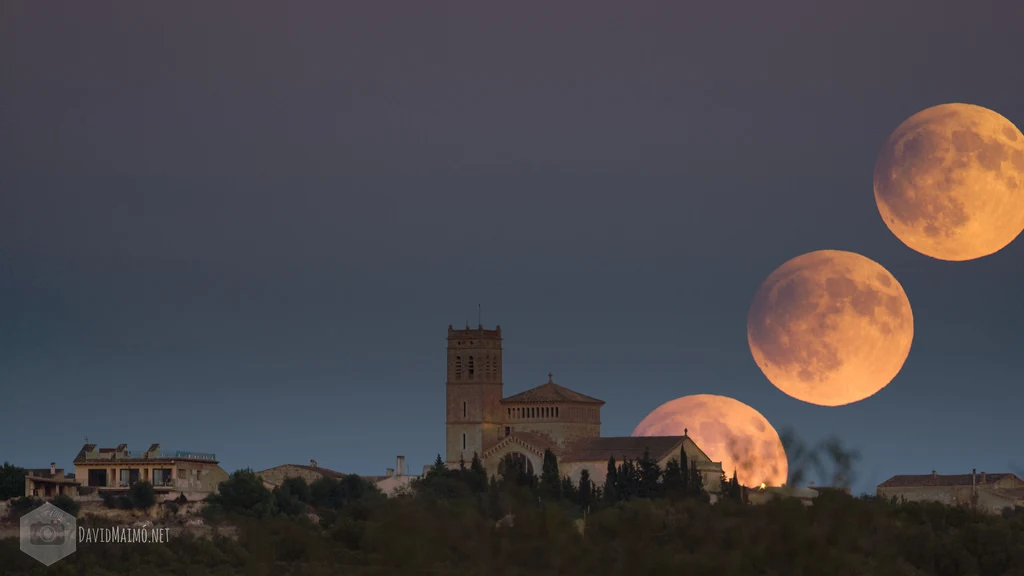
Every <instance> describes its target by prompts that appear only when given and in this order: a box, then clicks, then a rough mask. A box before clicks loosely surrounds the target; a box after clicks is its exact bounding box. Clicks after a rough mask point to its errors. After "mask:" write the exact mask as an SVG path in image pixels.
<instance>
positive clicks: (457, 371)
mask: <svg viewBox="0 0 1024 576" xmlns="http://www.w3.org/2000/svg"><path fill="white" fill-rule="evenodd" d="M461 378H462V356H456V357H455V379H456V380H459V379H461Z"/></svg>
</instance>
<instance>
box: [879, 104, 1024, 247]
mask: <svg viewBox="0 0 1024 576" xmlns="http://www.w3.org/2000/svg"><path fill="white" fill-rule="evenodd" d="M1021 179H1024V135H1022V134H1021V133H1020V131H1019V130H1018V129H1017V127H1016V126H1014V125H1013V124H1012V123H1011V122H1010V121H1009V120H1007V119H1006V118H1004V117H1002V116H1000V115H999V114H997V113H996V112H993V111H991V110H988V109H986V108H982V107H980V106H972V105H969V104H943V105H941V106H935V107H932V108H928V109H927V110H923V111H921V112H918V113H917V114H915V115H913V116H911V117H910V118H908V119H907V120H906V121H904V122H903V123H902V124H900V126H899V127H897V128H896V130H895V131H893V133H892V134H891V135H890V136H889V138H888V139H887V140H886V141H885V144H884V145H883V146H882V148H881V150H880V151H879V153H878V157H877V159H876V161H875V170H874V189H875V203H876V204H877V206H878V210H879V213H880V214H881V216H882V219H883V221H884V222H885V224H886V226H888V227H889V229H890V230H891V231H892V233H893V234H895V235H896V237H897V238H899V239H900V241H902V242H903V243H904V244H906V245H907V246H909V247H910V248H912V249H914V250H916V251H918V252H920V253H922V254H925V255H927V256H931V257H933V258H937V259H940V260H951V261H961V260H972V259H974V258H980V257H982V256H987V255H989V254H992V253H995V252H997V251H999V250H1001V249H1002V248H1003V247H1005V246H1006V245H1007V244H1009V243H1010V242H1012V241H1013V240H1014V238H1016V237H1017V236H1018V235H1019V234H1020V233H1021V231H1022V230H1024V195H1022V194H1020V192H1019V191H1018V182H1019V181H1021Z"/></svg>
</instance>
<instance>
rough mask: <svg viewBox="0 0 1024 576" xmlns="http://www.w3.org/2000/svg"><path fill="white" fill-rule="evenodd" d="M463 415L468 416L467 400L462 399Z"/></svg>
mask: <svg viewBox="0 0 1024 576" xmlns="http://www.w3.org/2000/svg"><path fill="white" fill-rule="evenodd" d="M462 417H463V418H465V417H466V401H465V400H463V401H462Z"/></svg>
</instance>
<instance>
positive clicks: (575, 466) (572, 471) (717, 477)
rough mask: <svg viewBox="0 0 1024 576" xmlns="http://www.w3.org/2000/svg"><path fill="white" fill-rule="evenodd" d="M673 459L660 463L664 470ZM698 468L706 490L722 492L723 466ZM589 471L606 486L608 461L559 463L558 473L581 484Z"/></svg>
mask: <svg viewBox="0 0 1024 576" xmlns="http://www.w3.org/2000/svg"><path fill="white" fill-rule="evenodd" d="M672 458H677V456H676V455H672V456H670V457H667V458H665V459H663V460H662V461H661V462H658V465H659V466H661V469H662V470H665V466H666V465H667V464H668V461H669V460H671V459H672ZM621 464H622V462H616V465H621ZM697 467H698V469H699V470H700V472H701V476H702V477H703V478H704V490H705V491H706V492H710V493H717V492H720V491H721V490H722V467H721V464H717V465H716V463H714V462H698V463H697ZM584 469H585V470H587V472H588V474H590V480H591V481H592V482H594V483H596V484H597V485H598V486H604V480H605V477H606V476H607V475H608V461H607V460H602V461H600V462H597V461H595V462H565V463H563V462H559V463H558V473H559V475H560V476H562V477H565V476H568V477H570V478H572V481H573V482H574V483H575V484H579V481H580V474H582V473H583V470H584Z"/></svg>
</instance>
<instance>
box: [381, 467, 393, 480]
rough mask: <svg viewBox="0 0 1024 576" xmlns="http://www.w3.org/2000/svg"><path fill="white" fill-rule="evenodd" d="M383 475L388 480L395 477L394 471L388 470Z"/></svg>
mask: <svg viewBox="0 0 1024 576" xmlns="http://www.w3.org/2000/svg"><path fill="white" fill-rule="evenodd" d="M384 475H385V476H387V477H388V478H391V477H392V476H394V475H395V469H394V468H388V469H387V471H385V473H384Z"/></svg>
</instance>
